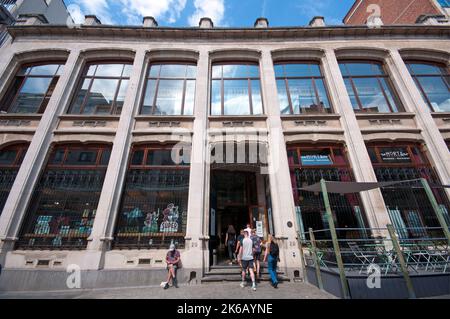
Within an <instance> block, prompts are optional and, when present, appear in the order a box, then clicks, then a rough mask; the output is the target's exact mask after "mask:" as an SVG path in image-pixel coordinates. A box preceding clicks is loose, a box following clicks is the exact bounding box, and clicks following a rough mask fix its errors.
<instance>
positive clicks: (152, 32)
mask: <svg viewBox="0 0 450 319" xmlns="http://www.w3.org/2000/svg"><path fill="white" fill-rule="evenodd" d="M8 32H9V34H10V35H11V36H12V37H13V38H14V39H16V38H19V37H46V38H48V37H51V36H57V37H58V40H61V37H64V36H67V37H78V38H79V37H82V38H87V37H101V38H103V39H115V40H117V39H119V38H121V39H142V38H144V39H175V40H187V39H198V40H205V41H210V40H225V41H226V40H235V39H239V40H275V39H293V40H298V39H320V40H323V39H335V38H346V39H348V38H358V37H363V38H372V37H373V38H389V39H392V38H405V37H418V38H426V39H430V38H444V39H448V38H449V35H450V27H449V26H444V25H442V26H441V25H389V26H382V27H380V28H369V27H367V26H347V25H343V26H333V27H328V26H326V27H314V28H313V27H271V28H211V29H204V28H168V27H157V28H144V27H142V26H108V25H94V26H85V25H83V26H79V27H75V28H69V27H67V26H65V25H32V26H28V25H16V26H9V27H8Z"/></svg>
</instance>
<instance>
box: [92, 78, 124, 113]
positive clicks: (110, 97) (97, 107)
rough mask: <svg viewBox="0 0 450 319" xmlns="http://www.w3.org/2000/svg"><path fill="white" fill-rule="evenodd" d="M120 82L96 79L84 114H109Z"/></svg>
mask: <svg viewBox="0 0 450 319" xmlns="http://www.w3.org/2000/svg"><path fill="white" fill-rule="evenodd" d="M118 83H119V80H107V79H95V80H94V83H93V84H92V87H91V90H90V93H89V97H88V99H87V102H86V106H85V108H84V110H83V114H109V113H110V112H111V107H112V103H113V101H114V97H115V94H116V89H117V86H118Z"/></svg>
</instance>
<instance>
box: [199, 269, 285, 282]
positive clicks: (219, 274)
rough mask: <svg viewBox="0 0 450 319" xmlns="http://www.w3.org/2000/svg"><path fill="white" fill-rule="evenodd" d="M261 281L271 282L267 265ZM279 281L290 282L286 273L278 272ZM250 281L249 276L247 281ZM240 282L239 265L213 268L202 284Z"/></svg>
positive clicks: (202, 280)
mask: <svg viewBox="0 0 450 319" xmlns="http://www.w3.org/2000/svg"><path fill="white" fill-rule="evenodd" d="M261 266H262V267H261V279H260V280H261V281H270V276H269V271H268V269H267V267H265V265H261ZM277 275H278V280H279V281H290V279H289V278H288V277H286V276H285V275H284V272H282V271H277ZM249 280H250V277H249V276H248V278H247V281H249ZM222 281H230V282H240V281H241V270H240V267H239V266H237V265H233V266H224V265H218V266H211V267H210V270H209V271H207V272H206V273H205V275H204V277H203V278H202V279H201V282H202V283H213V282H222Z"/></svg>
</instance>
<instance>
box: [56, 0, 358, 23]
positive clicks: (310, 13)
mask: <svg viewBox="0 0 450 319" xmlns="http://www.w3.org/2000/svg"><path fill="white" fill-rule="evenodd" d="M64 1H65V3H66V5H67V7H68V9H69V11H70V12H71V14H72V17H73V18H74V20H75V22H76V23H82V22H83V19H84V15H86V14H95V15H97V17H99V18H100V20H101V21H102V23H103V24H122V25H139V24H141V23H142V17H143V16H154V17H155V18H156V19H157V21H158V24H159V25H160V26H170V27H183V26H198V21H199V19H200V18H201V17H203V16H208V17H211V18H212V19H213V21H214V25H215V26H222V27H252V26H253V23H254V22H255V19H256V18H257V17H260V16H264V17H266V18H268V19H269V23H270V26H300V25H306V24H308V22H309V21H310V20H311V18H312V17H314V16H316V15H320V16H324V17H325V21H326V23H327V24H329V25H335V24H341V23H342V22H341V21H342V18H343V17H344V15H345V14H346V13H347V11H348V10H349V9H350V7H351V5H352V4H353V2H354V0H64Z"/></svg>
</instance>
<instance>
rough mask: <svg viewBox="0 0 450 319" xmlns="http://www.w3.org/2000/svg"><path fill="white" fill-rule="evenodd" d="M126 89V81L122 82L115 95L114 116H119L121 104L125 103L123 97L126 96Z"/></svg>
mask: <svg viewBox="0 0 450 319" xmlns="http://www.w3.org/2000/svg"><path fill="white" fill-rule="evenodd" d="M127 89H128V80H122V83H121V84H120V89H119V92H118V93H117V98H116V105H115V108H116V114H120V113H121V111H122V107H123V103H124V101H125V96H126V94H127Z"/></svg>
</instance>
